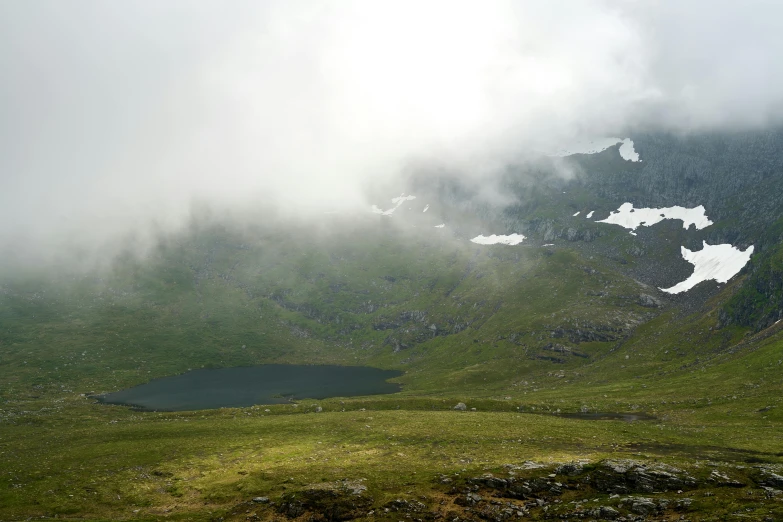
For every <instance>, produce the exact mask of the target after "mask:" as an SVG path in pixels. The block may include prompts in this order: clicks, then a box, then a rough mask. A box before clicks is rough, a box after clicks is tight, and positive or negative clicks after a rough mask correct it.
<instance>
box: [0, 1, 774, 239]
mask: <svg viewBox="0 0 783 522" xmlns="http://www.w3.org/2000/svg"><path fill="white" fill-rule="evenodd" d="M752 3H753V2H751V4H752ZM779 11H780V10H779V8H778V7H776V6H775V5H773V4H772V3H766V4H764V3H758V4H754V5H748V4H747V3H743V4H742V5H739V4H738V5H737V6H736V7H734V6H732V5H722V6H720V8H716V7H715V5H714V4H713V3H707V2H703V1H693V2H677V3H675V2H660V3H659V2H656V3H653V4H639V3H632V4H612V3H608V2H605V1H602V0H585V1H584V2H558V1H550V0H546V1H544V0H541V1H529V2H512V1H506V0H497V1H494V2H490V3H481V4H479V3H476V2H472V1H470V2H469V1H466V0H452V1H445V0H431V1H428V2H414V1H411V0H396V1H383V0H361V1H358V0H353V1H352V0H345V1H334V2H307V1H301V2H289V1H274V0H270V1H268V2H258V3H254V2H248V3H234V2H232V3H223V2H217V1H214V2H213V1H210V2H207V1H197V0H192V1H178V0H172V1H171V2H165V3H153V2H133V1H131V2H123V3H121V4H116V3H105V2H92V1H87V0H74V1H73V2H68V3H67V4H65V3H62V2H53V1H52V2H4V3H2V4H0V66H1V67H2V70H3V73H4V74H3V81H2V82H0V114H2V115H3V116H2V117H1V118H0V143H2V144H3V145H2V146H3V151H2V153H1V154H0V181H2V190H1V191H0V246H2V245H6V244H8V243H9V242H12V243H14V244H15V245H16V246H20V245H21V244H22V243H23V244H24V246H26V247H27V248H30V249H31V250H33V251H35V250H36V249H38V250H48V251H50V252H51V251H56V250H58V249H60V248H62V247H63V246H65V245H71V246H73V245H80V246H88V247H94V246H95V245H100V244H102V243H105V242H106V241H110V240H112V239H114V240H116V239H117V238H118V237H121V236H122V235H123V234H126V233H128V232H133V233H135V234H136V235H137V236H138V235H141V236H144V235H145V234H150V233H151V232H150V231H164V232H166V231H171V230H176V229H177V228H178V227H180V226H182V224H183V223H184V222H185V221H186V220H187V217H188V215H189V213H190V211H191V208H192V207H193V202H194V201H202V202H206V203H208V204H210V205H211V206H213V207H217V208H222V209H231V210H232V211H238V210H240V209H243V208H251V209H257V208H276V209H278V210H280V211H281V212H283V213H284V214H286V217H290V218H296V219H308V218H312V217H314V216H322V215H323V212H324V211H328V210H332V209H333V208H334V206H335V202H339V205H340V208H341V210H344V211H349V210H351V211H357V212H366V209H367V208H369V206H370V205H371V203H372V202H369V201H367V200H366V198H365V192H366V188H367V187H370V186H372V187H375V186H380V185H382V184H383V183H386V182H389V183H390V182H391V181H393V180H394V179H395V178H396V177H397V176H399V174H400V172H401V171H403V170H404V169H405V167H406V166H408V165H409V164H410V162H411V160H412V159H417V158H431V159H433V160H435V161H438V162H444V163H446V164H450V165H455V166H457V167H459V168H458V169H457V170H460V171H464V172H470V173H480V174H481V175H486V174H491V172H492V171H493V169H502V168H503V167H504V166H505V165H506V164H507V163H508V162H510V161H513V160H515V159H516V158H517V157H518V156H519V154H520V153H521V152H524V151H526V150H553V149H554V148H556V147H557V146H558V144H560V143H568V142H572V141H574V140H578V139H584V138H585V137H588V138H589V137H593V136H613V135H620V136H625V135H628V134H624V133H625V132H627V131H628V130H633V129H647V128H664V129H678V130H688V129H703V128H712V127H721V128H727V127H728V128H734V127H742V126H754V125H763V124H767V123H774V122H776V121H779V117H780V115H781V112H782V110H783V73H780V72H779V69H780V68H777V67H775V66H774V64H776V63H779V61H780V58H781V56H780V54H781V51H780V49H782V48H783V45H781V44H783V34H782V33H781V32H780V31H779V30H778V28H777V26H776V25H775V23H774V21H775V20H778V19H779V18H780V17H779V15H780V14H782V13H780V12H779ZM694 27H697V28H698V29H703V30H694ZM727 28H730V30H731V33H732V34H733V35H734V36H735V37H734V38H731V39H726V38H725V32H726V29H727ZM673 49H675V50H676V52H673V51H672V50H673ZM694 64H698V66H694ZM631 135H632V134H631Z"/></svg>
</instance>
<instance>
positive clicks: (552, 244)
mask: <svg viewBox="0 0 783 522" xmlns="http://www.w3.org/2000/svg"><path fill="white" fill-rule="evenodd" d="M544 246H555V244H554V243H546V244H544Z"/></svg>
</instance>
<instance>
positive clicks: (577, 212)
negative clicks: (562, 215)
mask: <svg viewBox="0 0 783 522" xmlns="http://www.w3.org/2000/svg"><path fill="white" fill-rule="evenodd" d="M581 212H582V211H581V210H580V211H579V212H577V213H576V214H574V217H576V216H578V215H579V214H580V213H581Z"/></svg>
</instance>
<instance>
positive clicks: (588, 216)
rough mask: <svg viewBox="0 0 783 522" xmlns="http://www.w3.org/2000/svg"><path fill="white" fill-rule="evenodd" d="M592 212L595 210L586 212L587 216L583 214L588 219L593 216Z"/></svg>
mask: <svg viewBox="0 0 783 522" xmlns="http://www.w3.org/2000/svg"><path fill="white" fill-rule="evenodd" d="M594 212H595V210H591V211H590V212H588V214H587V216H585V217H586V218H587V219H590V218H591V217H593V213H594Z"/></svg>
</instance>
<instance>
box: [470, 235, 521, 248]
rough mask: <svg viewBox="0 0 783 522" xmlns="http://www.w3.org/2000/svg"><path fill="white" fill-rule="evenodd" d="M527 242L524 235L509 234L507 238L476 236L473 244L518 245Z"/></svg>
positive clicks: (472, 240)
mask: <svg viewBox="0 0 783 522" xmlns="http://www.w3.org/2000/svg"><path fill="white" fill-rule="evenodd" d="M524 240H525V236H523V235H522V234H509V235H507V236H496V235H495V234H492V235H491V236H476V237H474V238H473V239H471V242H473V243H477V244H479V245H518V244H520V243H521V242H522V241H524Z"/></svg>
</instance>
